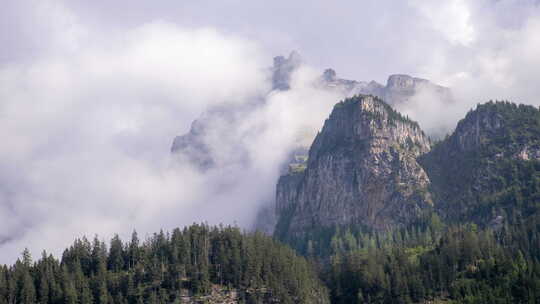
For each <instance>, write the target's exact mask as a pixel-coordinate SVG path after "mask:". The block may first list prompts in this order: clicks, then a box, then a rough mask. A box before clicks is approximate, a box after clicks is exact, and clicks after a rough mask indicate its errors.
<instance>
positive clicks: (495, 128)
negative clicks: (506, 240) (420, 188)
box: [419, 102, 540, 226]
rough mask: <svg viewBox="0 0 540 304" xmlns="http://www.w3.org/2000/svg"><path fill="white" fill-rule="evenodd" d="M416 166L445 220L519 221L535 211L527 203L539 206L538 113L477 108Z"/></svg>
mask: <svg viewBox="0 0 540 304" xmlns="http://www.w3.org/2000/svg"><path fill="white" fill-rule="evenodd" d="M419 161H420V163H421V164H422V166H423V167H424V168H425V170H426V172H427V173H428V175H429V177H430V179H431V181H432V184H431V189H432V193H433V195H434V199H435V201H436V205H437V208H438V210H439V212H440V214H441V215H442V216H443V217H445V218H447V219H448V220H450V221H470V220H473V221H476V222H477V223H478V224H480V225H485V224H487V223H490V222H493V221H498V222H502V221H503V220H504V221H506V220H508V219H509V218H510V217H512V216H514V217H516V218H517V217H520V218H523V217H525V216H526V215H527V214H529V213H531V212H532V210H533V209H534V208H536V207H534V206H527V202H535V201H540V193H538V191H539V190H540V111H539V110H538V109H537V108H535V107H532V106H524V105H519V106H518V105H516V104H513V103H508V102H488V103H486V104H482V105H478V106H477V108H476V109H475V110H474V111H470V112H469V113H468V114H467V115H466V117H465V118H464V119H462V120H461V121H460V122H459V123H458V125H457V127H456V130H455V131H454V132H453V134H452V135H451V136H449V137H448V138H446V139H445V140H443V141H442V142H440V143H439V144H437V145H436V146H435V147H434V149H433V150H432V151H431V152H430V153H428V154H426V155H423V156H422V157H421V158H420V159H419ZM535 184H536V185H537V186H535ZM531 189H532V190H534V189H536V192H535V191H531ZM499 226H500V225H499Z"/></svg>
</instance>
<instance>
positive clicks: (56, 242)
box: [0, 0, 540, 263]
mask: <svg viewBox="0 0 540 304" xmlns="http://www.w3.org/2000/svg"><path fill="white" fill-rule="evenodd" d="M13 3H17V4H13ZM20 3H24V5H23V4H20ZM62 3H63V2H60V1H58V2H57V1H28V2H9V1H8V4H7V9H8V10H9V9H11V8H12V9H13V11H14V12H15V11H16V12H18V13H17V14H15V13H14V14H13V15H14V16H17V15H20V12H25V13H26V14H25V17H32V18H15V17H13V18H14V20H15V19H17V21H13V22H22V21H20V20H27V21H25V22H26V23H24V24H23V25H24V26H26V28H24V27H18V28H17V30H18V33H19V34H21V35H20V36H18V37H15V36H13V35H14V34H13V33H7V32H3V31H1V30H0V36H1V37H0V38H4V39H2V41H15V42H17V43H18V44H19V45H18V48H13V50H28V52H21V53H20V54H15V55H14V54H7V52H8V51H6V54H3V55H5V56H0V138H2V146H1V148H0V252H1V254H0V263H2V262H6V263H11V262H12V261H13V260H14V259H15V258H16V257H17V256H19V254H20V252H21V251H22V250H23V249H24V247H29V248H30V249H31V251H32V252H33V254H34V255H38V254H39V252H40V251H41V250H42V249H46V250H47V251H52V252H54V253H57V254H58V253H59V250H61V248H63V247H65V246H66V245H68V244H69V243H70V242H72V240H73V238H74V237H77V236H82V235H84V234H86V235H93V234H96V233H97V234H99V235H100V236H102V237H104V238H108V237H110V236H111V235H112V234H113V233H120V234H121V235H122V236H127V235H129V234H130V233H131V231H132V230H133V229H137V231H139V232H140V233H141V234H142V235H144V234H146V233H152V232H154V231H157V230H159V229H160V228H164V229H169V228H171V227H176V226H179V225H186V224H190V223H192V222H200V221H207V222H209V223H212V224H218V223H224V224H237V225H239V226H241V227H244V228H248V227H251V225H252V224H253V220H254V218H255V215H256V213H257V211H258V210H259V208H260V207H261V204H264V203H265V202H266V203H268V202H269V203H271V202H272V200H273V195H274V186H275V182H276V179H277V177H278V175H279V166H280V165H281V164H282V162H283V161H284V160H285V158H286V156H287V155H286V154H287V152H288V150H289V149H290V148H293V147H294V146H295V145H296V144H297V143H298V138H299V134H302V132H304V131H305V130H308V131H307V132H308V133H309V132H313V131H314V130H318V129H319V128H320V127H321V126H322V124H323V121H324V119H325V118H326V117H327V116H328V114H329V113H330V110H331V108H332V106H333V105H334V103H335V102H337V101H338V100H339V99H341V98H342V97H343V96H341V95H340V94H339V93H337V92H331V91H327V90H323V89H317V88H314V87H313V86H311V83H312V81H313V80H314V79H315V78H317V77H318V76H319V74H320V71H321V70H322V69H319V68H313V67H310V66H306V65H304V66H303V68H301V69H300V70H299V71H298V72H297V73H295V74H294V75H293V80H292V83H291V90H289V91H282V92H272V93H270V94H269V95H267V94H268V92H269V90H270V85H271V84H270V81H269V78H268V70H267V67H268V66H269V65H270V63H271V62H270V60H269V59H270V58H271V57H272V56H273V55H275V54H269V53H267V51H266V49H263V48H262V47H261V45H267V44H268V43H265V42H261V41H256V40H253V39H245V38H242V37H240V36H237V35H234V34H231V33H230V32H231V31H223V30H216V29H215V28H216V26H213V25H210V27H200V26H194V27H190V26H186V25H182V26H179V25H178V24H176V23H174V22H170V21H169V22H164V21H152V22H145V23H140V24H139V23H137V25H136V26H125V27H111V30H110V31H107V32H105V31H104V30H103V29H102V28H100V27H93V26H91V25H89V24H88V23H86V22H82V21H81V20H80V19H79V16H78V15H77V14H76V13H75V12H74V11H73V10H70V9H69V7H68V5H67V3H68V2H66V3H63V4H62ZM81 3H87V2H81ZM201 3H202V2H201ZM394 3H395V2H394V1H389V2H388V3H386V2H384V1H383V2H382V4H380V5H381V7H383V8H384V7H390V6H391V5H393V4H394ZM84 5H86V4H84ZM400 5H403V4H400ZM446 5H448V8H447V9H445V10H440V9H439V8H438V7H434V6H433V4H431V2H429V1H420V0H415V1H409V2H407V4H406V6H407V7H406V9H405V8H404V10H405V11H414V12H415V13H414V15H411V17H410V18H402V19H399V20H397V19H396V20H394V22H395V23H396V24H394V25H395V26H398V27H399V26H401V27H402V28H409V29H410V30H411V33H407V36H408V37H411V38H414V37H415V35H417V36H422V37H436V39H434V40H432V41H433V44H432V45H431V47H432V48H431V49H430V52H429V53H428V52H427V48H425V45H427V44H426V43H425V41H424V39H423V38H422V39H419V40H418V45H419V47H416V46H415V45H416V44H415V41H414V40H412V41H411V43H410V44H407V45H406V46H405V51H406V53H405V54H404V56H403V57H402V59H401V60H402V61H404V62H407V63H408V64H407V65H406V66H409V67H410V66H416V69H414V70H411V69H410V70H407V71H400V70H395V71H393V72H407V73H411V74H413V75H415V76H421V77H424V78H428V79H430V80H432V81H433V82H436V83H441V84H443V85H447V86H450V87H452V89H453V92H454V95H455V99H456V102H455V103H453V104H450V105H449V104H445V103H442V102H439V101H437V100H436V98H434V95H433V94H432V92H426V91H424V92H421V93H419V94H418V95H417V96H415V97H414V98H413V99H412V101H411V102H410V103H408V104H406V105H404V106H402V107H400V108H399V110H401V111H402V112H404V113H405V114H407V115H409V116H410V117H412V118H413V119H416V120H418V121H419V122H420V124H421V126H422V127H423V128H424V129H426V130H427V131H428V132H430V133H437V134H443V133H445V132H449V131H451V130H452V128H453V127H454V126H455V123H456V122H457V119H459V118H460V117H462V116H463V115H464V113H466V112H467V111H468V110H469V109H470V108H471V107H472V106H474V104H476V103H477V102H484V101H486V100H488V99H510V100H513V101H516V102H524V103H528V104H535V105H539V104H540V99H539V98H538V96H540V87H539V86H537V84H536V82H537V79H539V76H540V57H538V56H537V54H539V53H540V40H539V38H538V37H539V36H538V35H537V33H538V32H540V13H539V12H538V6H537V3H534V1H531V2H527V1H524V2H521V3H520V4H518V3H517V2H512V1H510V2H508V3H507V4H504V3H501V2H492V1H487V0H486V1H474V2H472V1H460V0H454V1H450V2H448V3H447V4H446ZM21 7H22V8H21ZM317 7H320V9H321V10H322V9H323V8H324V6H320V5H315V6H313V7H312V8H311V9H316V8H317ZM365 9H366V10H369V9H372V7H371V6H369V5H366V7H365ZM507 11H515V12H516V16H518V17H519V18H521V19H520V21H519V22H515V21H511V20H510V19H508V18H507V17H506V15H505V14H504V12H507ZM441 12H442V13H441ZM319 13H321V12H319ZM435 13H437V14H443V15H441V16H438V15H437V14H435ZM445 13H446V14H445ZM321 14H322V13H321ZM374 15H375V14H374ZM337 16H338V17H339V14H338V15H337ZM336 18H337V17H336ZM0 19H2V20H4V21H5V20H7V19H5V18H0ZM338 19H339V18H338ZM445 20H446V21H445ZM383 21H384V20H383ZM336 22H337V20H336ZM381 22H382V21H381ZM441 22H442V23H441ZM411 24H413V25H414V26H412V27H406V25H411ZM373 27H374V31H375V32H377V33H380V32H381V31H383V32H384V33H386V34H387V36H385V35H378V37H380V38H379V39H381V40H382V41H381V44H380V45H382V46H384V45H388V46H391V45H393V44H392V41H391V39H390V38H391V37H395V35H394V34H393V28H391V27H389V28H388V29H384V30H382V29H381V27H380V26H378V25H377V24H375V23H374V24H373ZM3 28H5V27H3ZM30 30H32V31H34V30H35V31H36V32H35V33H34V36H33V37H30V38H32V39H30V38H28V39H29V42H27V43H26V44H25V43H24V39H26V38H24V37H26V36H25V35H22V34H26V33H28V32H29V31H30ZM312 30H313V31H314V32H316V31H318V30H319V29H316V28H314V29H312ZM327 30H328V29H320V33H324V32H325V31H327ZM366 30H367V31H369V29H363V31H364V32H365V31H366ZM16 32H17V31H16ZM263 32H264V31H263ZM353 33H354V32H353ZM426 33H429V35H427V34H426ZM274 34H275V33H274ZM9 35H11V36H9ZM284 35H287V33H284ZM426 35H427V36H426ZM8 36H9V37H8ZM6 37H8V38H9V39H5V38H6ZM351 37H353V38H354V37H355V36H354V35H352V36H351ZM385 37H386V38H385ZM38 38H39V39H38ZM272 38H276V40H277V41H288V40H287V36H281V37H275V36H272ZM10 39H11V40H10ZM396 39H397V38H396ZM30 40H31V41H30ZM21 41H22V42H21ZM36 41H37V42H36ZM40 41H41V42H44V43H38V42H40ZM400 41H401V40H400ZM295 44H296V43H291V44H290V45H288V46H291V45H292V46H295ZM305 45H306V46H309V43H308V44H305ZM339 47H340V46H339V45H336V48H339ZM394 47H396V48H397V47H398V46H396V45H395V44H394ZM6 49H8V48H6ZM359 49H361V50H362V53H360V54H357V58H353V57H349V58H345V59H344V58H342V59H340V60H342V61H341V64H343V62H344V61H343V60H345V61H349V62H353V61H355V62H356V61H360V62H362V61H365V60H367V59H366V58H375V59H376V60H375V62H372V63H370V66H369V67H371V68H372V67H373V66H376V65H377V64H380V65H381V66H382V65H385V64H386V63H385V60H386V59H385V58H383V59H381V56H380V53H384V52H385V49H384V48H383V49H377V50H376V51H374V50H373V49H371V52H372V53H370V49H369V48H366V46H365V45H363V46H362V47H359ZM388 52H389V54H393V55H395V54H399V52H397V51H396V50H395V49H389V50H388ZM396 52H397V53H396ZM375 53H376V54H375ZM323 55H324V56H327V57H331V56H332V52H330V53H326V54H322V53H321V54H318V55H317V56H319V57H322V56H323ZM317 56H315V57H317ZM4 58H8V59H9V60H7V61H6V60H3V59H4ZM395 60H398V61H399V60H400V59H399V58H397V59H396V57H395V56H392V59H391V61H395ZM338 72H339V69H338ZM368 72H369V69H368ZM363 73H367V72H366V71H362V73H359V75H360V76H359V77H358V78H362V77H363V76H364V74H363ZM358 80H370V79H358ZM261 96H263V97H264V98H265V99H266V103H265V104H264V106H262V107H260V108H258V109H257V110H256V111H253V112H250V113H249V115H247V116H246V117H244V118H243V119H241V120H240V123H235V124H234V125H229V124H227V123H226V122H224V123H223V124H221V125H218V126H216V127H219V128H230V130H231V132H232V133H234V134H231V136H232V137H235V138H237V140H238V141H237V143H238V145H239V146H241V150H242V151H243V153H246V154H247V155H248V159H249V164H248V165H245V164H238V163H236V162H234V161H229V160H231V159H235V153H237V151H238V149H236V148H234V147H233V148H234V149H233V148H231V146H227V145H225V144H223V143H222V142H220V140H223V138H221V139H220V138H218V139H216V141H215V144H214V146H215V148H216V149H217V154H219V155H220V157H221V159H223V163H224V164H227V165H223V166H220V167H219V169H217V170H211V171H208V172H205V173H204V174H202V173H201V172H200V171H198V170H196V169H194V168H193V167H192V166H190V165H189V164H185V163H181V162H180V163H179V162H177V161H176V160H174V159H171V157H170V154H169V148H170V145H171V141H172V139H173V138H174V137H175V136H176V135H178V134H183V133H185V132H187V131H188V129H189V126H190V124H191V122H192V121H193V120H194V119H196V118H197V117H198V116H199V115H200V114H201V113H202V112H203V111H204V110H206V109H208V108H212V107H214V106H216V105H220V104H224V103H228V104H231V103H232V104H247V103H250V102H253V100H254V99H259V98H261ZM310 136H313V134H311V135H310ZM310 136H306V137H304V138H309V137H310Z"/></svg>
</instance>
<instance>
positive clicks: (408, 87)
mask: <svg viewBox="0 0 540 304" xmlns="http://www.w3.org/2000/svg"><path fill="white" fill-rule="evenodd" d="M320 82H321V84H322V85H324V86H327V87H328V88H331V89H334V90H339V91H341V92H343V93H344V94H345V95H347V96H354V95H357V94H364V95H373V96H377V97H379V98H381V99H383V100H384V101H385V102H387V103H389V104H391V105H397V104H402V103H407V102H408V101H409V100H410V99H411V98H413V97H414V96H415V95H416V94H418V93H424V92H427V93H429V94H430V95H431V96H433V98H437V99H440V100H442V101H444V102H452V101H453V97H452V93H451V91H450V89H449V88H446V87H443V86H440V85H437V84H434V83H432V82H431V81H429V80H427V79H422V78H417V77H412V76H409V75H404V74H394V75H390V76H389V77H388V80H387V82H386V85H382V84H380V83H377V82H376V81H370V82H366V81H355V80H347V79H341V78H338V77H337V73H336V71H334V70H333V69H326V70H325V71H324V73H323V75H322V77H321V81H320Z"/></svg>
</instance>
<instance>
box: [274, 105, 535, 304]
mask: <svg viewBox="0 0 540 304" xmlns="http://www.w3.org/2000/svg"><path fill="white" fill-rule="evenodd" d="M349 112H350V113H353V111H352V109H351V111H349ZM361 115H362V114H361ZM355 119H358V118H355V117H354V115H353V117H352V119H342V120H341V123H342V129H339V131H338V132H343V131H342V130H343V129H345V130H347V128H349V126H353V127H352V130H354V132H356V133H355V134H362V132H364V131H363V130H362V128H364V129H365V128H372V127H373V126H380V127H379V128H382V129H384V128H387V127H388V126H392V125H391V124H384V123H382V124H381V121H384V120H381V119H380V118H379V117H373V118H371V121H369V122H367V123H365V124H364V125H362V126H356V125H355V124H354V121H355ZM327 123H328V122H327ZM336 130H338V129H336ZM399 130H401V131H400V132H403V131H402V130H403V128H400V129H399ZM403 134H405V138H406V136H410V134H411V133H410V132H409V133H405V132H404V133H403ZM321 136H324V130H323V133H321ZM354 136H355V135H353V136H349V137H348V138H354ZM335 137H336V136H334V137H332V138H335ZM368 138H369V140H372V141H375V140H376V141H378V143H379V144H378V145H379V146H383V145H384V142H385V141H387V142H388V141H389V142H390V143H391V144H389V148H388V149H381V150H378V149H374V148H373V146H371V147H370V146H366V145H364V146H361V145H355V143H356V142H357V143H363V142H365V141H362V140H361V139H362V138H360V139H359V140H357V141H354V140H353V143H352V144H350V145H348V146H346V145H342V146H341V147H342V148H343V147H344V148H343V149H345V151H358V152H357V153H349V154H338V153H334V154H332V153H330V155H329V156H328V157H327V159H328V162H329V163H330V164H337V165H336V166H338V165H340V164H343V163H347V162H350V161H351V160H353V161H352V163H354V164H355V165H353V166H350V169H348V170H346V171H345V172H354V170H356V171H357V172H358V173H356V174H353V175H351V176H354V178H357V179H358V180H360V181H361V180H362V179H361V178H359V177H361V176H365V174H366V172H376V173H377V175H376V176H390V177H393V178H392V179H388V180H387V184H386V185H385V186H384V187H388V185H389V184H392V183H396V185H397V187H395V189H396V190H397V191H407V188H406V186H407V185H409V186H410V185H411V183H405V184H404V183H403V182H400V181H399V177H401V176H403V175H400V172H403V171H405V169H404V168H413V166H412V165H410V164H411V163H414V162H412V161H411V160H410V158H407V157H405V156H400V157H392V156H393V154H392V151H393V150H394V149H397V147H399V148H400V149H401V150H398V151H403V150H404V147H403V145H402V146H401V147H400V146H399V145H396V144H393V143H392V142H391V141H392V137H391V136H377V134H376V133H372V136H370V137H368ZM412 142H414V141H412ZM381 143H383V144H381ZM334 146H337V145H334ZM351 147H352V148H351ZM405 148H406V146H405ZM312 149H313V147H312ZM355 149H356V150H355ZM426 150H427V151H426ZM424 151H425V152H424V153H420V154H419V155H418V156H417V158H416V159H417V160H418V163H419V164H420V165H421V167H422V169H423V170H424V171H425V172H426V174H427V176H428V178H429V180H428V182H427V185H428V186H427V187H426V188H424V189H421V190H422V191H421V192H420V193H422V195H423V196H424V197H427V198H429V199H430V201H431V202H432V203H433V205H432V207H433V208H425V209H424V210H423V211H422V212H418V213H416V216H411V217H409V222H408V223H406V222H405V223H406V224H403V222H401V223H396V224H394V225H391V226H387V227H386V229H380V227H377V226H368V225H364V224H363V221H362V220H356V221H343V222H342V223H340V222H339V221H337V223H336V224H333V225H313V227H311V228H310V229H306V230H304V231H302V233H296V234H295V235H294V236H291V235H289V234H286V233H283V230H282V229H281V227H279V226H278V229H277V230H276V236H277V237H279V238H280V239H282V240H284V241H285V242H287V243H288V244H290V245H291V246H292V247H293V248H295V249H297V250H298V251H299V252H300V253H302V254H303V255H306V256H307V257H309V258H311V259H312V260H314V261H317V265H318V269H319V272H320V274H321V278H323V280H324V281H325V282H326V284H327V286H328V287H329V288H330V291H331V298H332V302H333V303H426V302H430V301H441V302H445V303H540V263H539V260H540V235H539V232H540V214H539V212H538V207H539V206H540V111H539V110H538V108H535V107H532V106H525V105H516V104H513V103H510V102H488V103H486V104H481V105H478V106H477V108H476V109H474V110H471V111H470V112H469V113H468V114H467V115H466V117H465V118H464V119H463V120H461V121H460V122H459V123H458V124H457V127H456V130H455V131H454V132H453V133H452V134H451V135H449V136H448V137H447V138H445V139H444V140H442V141H440V142H437V143H435V144H434V145H433V146H432V148H431V150H429V149H424ZM359 153H360V154H359ZM312 154H313V153H310V157H311V156H312ZM356 155H367V157H362V158H361V159H362V160H364V159H368V158H369V157H371V158H373V159H374V161H371V162H369V163H367V164H365V165H364V164H362V163H361V162H356V161H354V160H355V157H356ZM374 155H381V156H380V157H373V156H374ZM409 155H410V154H409ZM385 162H388V163H391V164H392V166H388V167H390V168H395V169H391V170H388V171H385V169H386V167H384V166H382V165H381V164H384V163H385ZM314 163H315V162H314V161H313V160H311V161H310V162H308V166H307V168H306V172H310V170H318V167H316V166H314V167H312V168H310V165H312V164H314ZM358 164H360V165H358ZM319 167H321V168H324V169H325V170H327V171H328V172H332V173H334V172H336V170H333V169H332V165H326V166H319ZM332 170H333V171H332ZM319 171H320V170H319ZM381 172H383V173H381ZM385 172H387V173H386V174H387V175H384V174H385ZM413 172H415V171H413ZM416 172H419V171H416ZM323 173H324V172H323ZM295 174H296V173H295ZM401 174H402V173H401ZM330 175H331V174H327V173H324V174H321V173H318V174H316V175H315V176H317V178H319V179H321V180H324V179H325V178H326V179H327V182H328V183H330V184H332V185H334V187H335V188H336V189H337V190H336V193H339V191H342V192H345V193H347V196H343V195H342V196H341V197H347V199H348V200H349V201H351V203H350V206H354V207H353V208H356V209H355V210H356V211H358V210H364V209H366V208H367V210H368V211H370V212H373V210H376V209H374V206H375V205H373V204H371V203H370V202H371V201H372V197H374V196H375V197H377V196H376V195H377V193H379V192H376V190H373V189H375V188H370V189H371V191H375V192H376V193H373V192H371V193H368V194H367V195H366V194H363V193H362V191H365V190H363V189H362V186H360V187H358V184H359V183H356V184H353V187H345V186H342V185H343V184H339V183H335V179H328V178H327V176H330ZM301 178H302V177H300V178H297V179H298V180H295V183H296V184H301V183H302V180H301ZM371 180H372V179H371ZM355 181H356V180H355ZM323 183H325V181H323V182H321V183H320V184H323ZM344 185H347V183H344ZM279 187H280V185H278V203H280V204H278V205H277V207H278V210H280V207H282V205H283V203H282V202H281V201H280V200H283V198H285V199H288V200H289V201H290V204H291V207H290V209H294V208H299V207H296V204H297V203H296V201H295V200H296V196H295V195H296V194H294V193H293V195H290V194H287V193H286V194H287V195H284V194H283V193H281V192H280V191H282V190H280V188H279ZM340 187H341V188H340ZM355 187H358V189H359V190H358V189H356V188H355ZM381 187H383V186H382V185H381ZM290 188H291V187H290V186H289V187H283V188H282V189H284V190H287V191H289V192H290V190H289V189H290ZM317 191H319V190H318V189H316V188H313V189H306V190H304V192H305V193H307V194H306V195H304V198H305V197H308V198H310V196H309V195H310V193H317ZM405 193H407V192H405ZM379 195H381V193H379ZM313 197H314V198H316V199H318V200H320V201H321V202H322V203H318V204H315V205H314V209H316V208H320V206H324V205H325V204H326V203H327V201H325V200H324V197H323V198H322V199H321V197H322V196H313ZM392 197H393V198H395V197H396V195H393V196H392ZM291 198H292V199H291ZM314 201H315V200H313V199H311V200H310V199H308V200H306V203H305V204H313V202H314ZM383 202H385V200H383ZM414 203H415V201H414V200H412V201H411V200H410V199H407V198H406V196H405V197H403V196H402V198H401V199H400V200H399V203H398V204H397V207H394V208H398V209H395V211H396V210H399V208H400V207H399V205H402V206H403V207H401V208H406V207H407V206H409V207H410V206H415V204H414ZM382 210H383V212H380V213H376V212H375V213H374V215H372V218H375V219H376V220H378V221H386V222H391V221H394V220H395V217H394V218H388V219H387V218H385V217H388V216H387V214H388V213H389V211H388V210H386V209H385V208H383V209H382ZM340 212H342V210H331V209H328V208H324V209H323V210H322V211H320V213H319V214H317V213H316V212H315V216H314V219H313V220H305V222H307V223H313V222H316V221H317V219H318V217H320V216H321V215H320V214H330V215H335V214H340ZM347 212H348V211H347ZM348 214H352V212H348ZM399 214H400V215H403V214H404V213H399ZM284 216H287V213H284ZM365 216H369V213H366V215H365ZM343 218H345V217H339V219H343Z"/></svg>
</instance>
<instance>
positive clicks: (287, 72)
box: [272, 51, 302, 91]
mask: <svg viewBox="0 0 540 304" xmlns="http://www.w3.org/2000/svg"><path fill="white" fill-rule="evenodd" d="M301 64H302V57H301V56H300V53H298V52H297V51H292V52H291V53H290V54H289V57H288V58H285V57H284V56H276V57H274V66H273V67H272V88H273V89H274V90H281V91H283V90H288V89H290V81H291V75H292V73H293V72H294V71H295V70H296V69H298V68H299V67H300V65H301Z"/></svg>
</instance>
